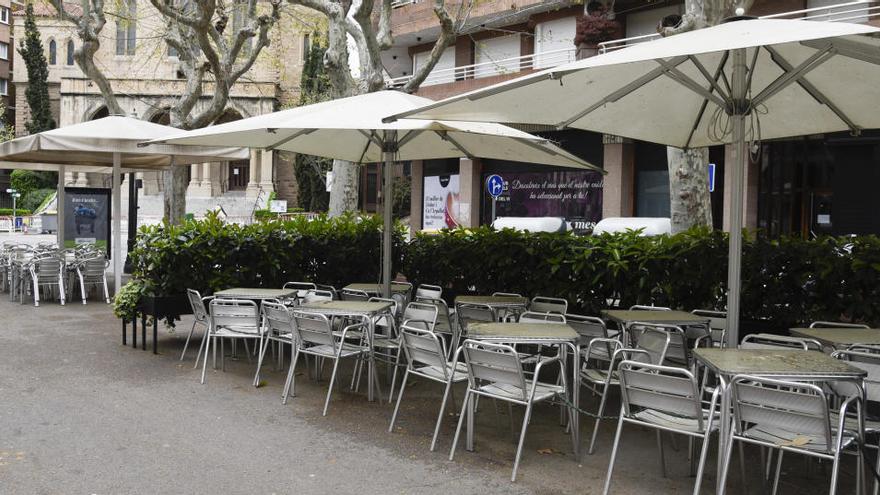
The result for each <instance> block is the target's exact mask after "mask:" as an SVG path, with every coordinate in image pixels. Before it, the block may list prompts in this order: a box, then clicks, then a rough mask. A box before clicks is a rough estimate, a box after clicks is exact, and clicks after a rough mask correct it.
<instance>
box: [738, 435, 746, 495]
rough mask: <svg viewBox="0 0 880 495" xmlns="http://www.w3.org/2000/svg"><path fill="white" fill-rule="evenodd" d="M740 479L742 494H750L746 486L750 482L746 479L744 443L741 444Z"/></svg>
mask: <svg viewBox="0 0 880 495" xmlns="http://www.w3.org/2000/svg"><path fill="white" fill-rule="evenodd" d="M739 477H740V479H741V480H742V486H741V490H742V493H743V495H746V494H747V493H748V487H747V486H746V482H747V481H748V478H746V446H745V445H744V444H743V443H742V442H740V443H739Z"/></svg>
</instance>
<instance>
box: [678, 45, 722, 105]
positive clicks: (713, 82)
mask: <svg viewBox="0 0 880 495" xmlns="http://www.w3.org/2000/svg"><path fill="white" fill-rule="evenodd" d="M725 53H727V52H725ZM688 59H689V60H690V61H691V63H692V64H694V65H695V66H696V67H697V69H699V71H700V73H701V74H703V77H705V78H706V81H708V82H709V84H710V85H711V86H712V87H711V88H709V92H712V90H713V89H714V90H715V91H717V92H718V94H719V95H720V96H721V98H724V99H725V100H726V99H728V95H727V94H725V93H724V90H723V89H722V88H721V86H720V85H719V84H718V77H719V75H720V71H718V70H716V72H715V76H714V77H713V76H712V75H711V74H709V71H708V70H706V66H704V65H703V63H702V62H700V61H699V59H697V57H695V56H693V55H688Z"/></svg>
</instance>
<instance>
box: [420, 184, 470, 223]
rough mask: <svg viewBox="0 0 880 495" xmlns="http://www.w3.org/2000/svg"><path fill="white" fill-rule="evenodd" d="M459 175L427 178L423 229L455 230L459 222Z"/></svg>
mask: <svg viewBox="0 0 880 495" xmlns="http://www.w3.org/2000/svg"><path fill="white" fill-rule="evenodd" d="M459 204H460V196H459V186H458V174H454V175H435V176H428V177H425V189H424V193H423V197H422V229H424V230H439V229H443V228H450V229H451V228H455V227H457V226H458V225H459V224H460V223H461V222H460V220H459V218H460V217H459Z"/></svg>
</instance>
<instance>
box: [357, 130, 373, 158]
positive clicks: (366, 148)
mask: <svg viewBox="0 0 880 495" xmlns="http://www.w3.org/2000/svg"><path fill="white" fill-rule="evenodd" d="M371 144H373V140H372V139H370V136H369V135H367V144H366V145H365V146H364V151H362V152H361V157H360V158H358V161H357V162H358V163H364V156H366V155H367V150H368V149H370V145H371Z"/></svg>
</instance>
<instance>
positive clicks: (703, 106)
mask: <svg viewBox="0 0 880 495" xmlns="http://www.w3.org/2000/svg"><path fill="white" fill-rule="evenodd" d="M729 56H730V52H729V51H727V52H724V55H722V56H721V61H720V62H719V63H718V67H717V68H716V69H715V77H713V78H712V79H711V81H710V82H714V83H715V84H714V85H713V87H715V88H716V89H717V91H718V93H720V94H724V93H722V92H721V88H720V87H718V79H719V78H720V77H721V76H723V75H724V66H725V65H727V58H728V57H729ZM700 65H702V64H700ZM706 74H708V71H707V72H706ZM707 106H709V100H707V99H705V98H703V103H702V104H701V105H700V111H699V112H698V113H697V119H696V120H695V121H694V125H693V126H692V127H691V132H690V134H688V139H687V142H685V145H684V148H685V149H687V148H690V146H691V140H693V139H694V133H695V132H697V129H698V128H699V126H700V122H701V121H702V120H703V115H705V114H706V107H707Z"/></svg>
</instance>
